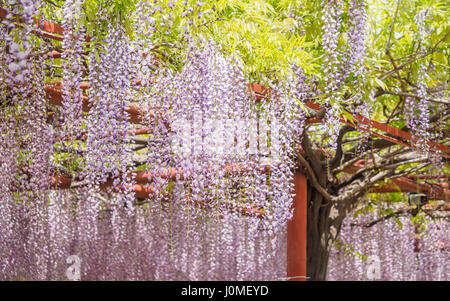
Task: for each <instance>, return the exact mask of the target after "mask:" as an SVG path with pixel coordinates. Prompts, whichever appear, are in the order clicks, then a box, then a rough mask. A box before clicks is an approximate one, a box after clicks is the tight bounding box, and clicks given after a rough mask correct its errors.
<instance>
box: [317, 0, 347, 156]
mask: <svg viewBox="0 0 450 301" xmlns="http://www.w3.org/2000/svg"><path fill="white" fill-rule="evenodd" d="M322 7H323V16H322V20H323V21H324V25H323V28H322V31H323V48H324V50H325V53H326V59H325V69H324V73H325V74H326V76H325V84H326V87H325V93H326V95H327V99H326V101H325V105H326V106H327V112H326V115H325V119H326V121H325V122H326V128H327V131H328V133H329V136H330V142H329V145H330V148H331V149H333V150H335V149H336V146H337V145H336V140H337V135H338V131H339V103H340V99H341V96H340V93H339V88H340V86H341V85H342V84H343V82H344V76H343V74H342V72H339V71H340V63H339V57H340V53H339V49H338V38H339V31H340V24H341V22H340V21H341V18H340V15H341V13H342V1H339V0H336V1H335V0H332V1H323V2H322Z"/></svg>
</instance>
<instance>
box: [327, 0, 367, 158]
mask: <svg viewBox="0 0 450 301" xmlns="http://www.w3.org/2000/svg"><path fill="white" fill-rule="evenodd" d="M343 6H344V4H343V2H342V1H339V0H336V1H334V0H333V1H323V2H322V7H323V15H322V20H323V26H322V32H323V49H324V51H325V55H326V57H325V62H324V63H325V67H324V70H323V71H324V74H325V76H324V81H325V90H324V92H325V94H326V100H325V106H326V107H327V112H326V115H325V118H326V128H327V131H328V134H329V136H330V141H329V146H330V148H331V149H333V150H335V149H336V139H337V135H338V131H339V125H340V123H339V115H340V109H339V104H340V103H341V102H342V101H343V99H342V91H341V90H340V88H341V87H342V86H343V85H344V83H345V81H346V80H347V79H348V78H349V77H350V76H352V77H353V78H354V80H353V82H354V84H355V89H356V94H355V96H354V97H353V98H352V99H351V101H353V102H354V104H355V105H356V113H359V114H362V115H363V116H366V117H370V114H371V108H370V106H369V102H368V101H364V97H363V88H364V85H365V67H364V62H365V58H366V46H365V44H364V43H365V27H366V20H367V13H366V2H365V1H364V0H353V1H350V3H349V8H348V17H349V31H348V32H347V36H348V43H347V47H346V48H347V49H341V47H340V46H339V38H340V34H341V33H340V32H341V31H342V28H341V23H342V22H341V17H342V14H343ZM361 126H362V127H366V126H367V125H366V124H362V125H361Z"/></svg>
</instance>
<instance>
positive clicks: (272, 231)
mask: <svg viewBox="0 0 450 301" xmlns="http://www.w3.org/2000/svg"><path fill="white" fill-rule="evenodd" d="M80 5H81V3H80V2H79V1H66V2H65V4H64V11H65V17H66V19H65V21H64V22H63V24H62V25H63V28H64V29H65V36H64V40H63V43H62V44H63V45H62V46H63V50H64V51H63V54H62V66H61V67H62V98H63V101H62V102H63V108H62V110H60V111H58V110H54V111H53V110H52V112H48V104H47V103H46V99H45V92H44V85H43V83H45V82H46V78H45V70H46V67H47V65H46V62H45V58H46V56H43V55H36V54H37V53H42V52H43V49H45V52H47V51H48V49H49V48H50V49H51V47H52V45H51V44H46V43H44V42H42V41H40V40H39V39H36V40H33V39H34V38H33V35H32V34H31V33H30V28H29V27H27V26H25V27H24V28H23V30H22V31H18V33H17V34H18V35H19V38H20V39H15V40H14V41H13V39H12V38H11V36H10V35H9V34H8V33H7V30H8V27H7V26H9V25H7V24H6V25H5V24H3V23H2V24H1V27H0V35H1V37H2V41H3V40H4V41H5V42H4V43H0V47H1V50H2V53H6V56H5V57H4V58H2V61H1V70H0V76H1V78H2V79H5V82H3V81H2V92H3V91H5V93H2V99H1V101H2V105H3V104H7V103H9V106H4V107H3V106H2V110H1V115H0V129H1V134H0V150H1V153H2V158H1V159H0V171H1V174H0V185H1V186H0V208H1V214H0V227H1V230H0V234H1V236H2V238H4V239H2V241H1V242H0V246H1V251H0V279H2V280H8V279H9V280H10V279H23V280H65V279H82V280H96V279H98V280H125V279H128V280H133V279H134V280H143V279H146V280H233V279H235V280H255V279H260V280H276V279H279V278H281V277H283V276H284V275H285V261H286V259H285V256H286V255H285V254H286V250H285V248H286V246H285V243H286V232H285V229H286V227H285V226H286V222H287V220H288V219H289V218H290V216H291V214H292V210H291V203H292V190H293V187H292V183H291V180H292V177H293V158H294V154H293V150H294V147H295V145H296V139H297V138H296V137H300V136H301V132H299V130H298V129H301V128H302V126H303V120H304V116H303V112H302V110H300V109H299V108H298V106H297V104H296V102H295V101H294V100H293V99H292V98H291V97H290V94H291V91H290V90H289V89H290V88H288V87H287V85H283V84H280V85H279V86H277V87H274V88H273V89H272V94H270V95H268V96H267V98H266V99H263V100H261V101H259V102H256V101H255V99H254V98H253V96H252V93H251V91H250V89H249V87H248V86H247V83H248V80H247V78H246V77H245V75H244V74H243V72H242V68H241V67H240V66H239V64H238V63H237V60H236V59H235V58H233V57H232V56H227V55H224V54H222V53H221V51H220V48H219V46H218V45H216V44H215V43H214V42H212V41H204V42H202V43H200V44H197V43H195V42H194V39H193V38H191V37H190V33H189V28H188V27H187V28H186V32H185V34H186V36H185V37H186V39H187V42H188V43H189V44H190V47H188V49H187V53H186V57H187V59H186V62H185V64H184V67H183V68H182V69H181V70H180V71H179V72H174V71H173V70H170V69H164V68H161V69H160V70H159V71H158V72H154V67H155V66H154V65H152V64H153V59H154V57H153V56H152V55H151V50H152V46H151V45H152V44H153V42H154V40H153V39H154V37H153V35H154V34H156V33H157V32H161V30H162V29H164V30H166V31H167V30H170V29H171V26H172V25H171V10H172V9H173V8H174V5H175V4H174V3H173V2H171V1H169V2H168V3H167V7H165V6H164V7H163V4H162V3H159V4H158V1H156V2H154V5H153V4H151V5H147V6H144V7H143V8H142V9H140V10H138V12H137V14H136V15H137V18H138V22H136V24H137V28H138V31H139V33H140V35H138V37H137V38H136V39H135V40H134V41H130V40H129V38H128V37H127V35H126V34H125V31H124V29H123V28H122V27H121V26H120V25H112V24H110V25H109V28H108V31H107V35H106V36H94V37H91V38H90V42H89V43H90V45H91V46H92V47H90V48H89V50H88V51H87V50H86V49H85V48H84V46H83V45H84V42H85V39H86V36H85V34H84V32H85V29H84V28H83V26H79V24H77V23H78V22H79V19H78V17H79V14H78V12H80V11H81V7H80ZM164 5H165V4H164ZM201 7H202V3H201V1H198V2H196V8H195V10H194V8H192V7H191V6H189V3H188V2H186V3H185V8H186V12H185V18H186V19H187V21H188V22H187V24H188V25H189V24H194V19H199V18H201V17H202V13H201V10H200V12H199V8H201ZM35 8H37V6H36V7H35ZM26 9H27V8H26V7H25V8H24V7H19V8H17V9H16V10H15V12H16V13H25V10H26ZM156 10H159V11H160V12H167V13H168V15H167V18H163V19H162V20H163V22H164V24H162V23H161V24H157V26H156V25H155V24H153V23H152V19H151V18H152V16H153V14H154V12H155V11H156ZM13 11H14V10H13ZM33 15H34V13H33V14H32V15H30V16H29V17H28V19H27V20H28V21H29V24H31V22H32V16H33ZM152 24H153V25H152ZM163 34H168V33H167V32H164V33H163ZM3 38H4V39H3ZM17 41H19V42H17ZM31 41H33V42H36V41H39V43H41V44H39V43H37V45H40V46H41V47H42V48H39V47H36V48H33V47H32V46H31V45H32V43H31ZM86 52H87V54H86ZM32 54H33V55H32ZM139 57H141V59H140V58H139ZM51 61H52V62H53V60H51ZM17 66H18V67H17ZM84 73H87V74H88V78H87V79H88V83H87V86H88V88H87V90H86V91H85V92H83V90H82V89H81V84H82V79H83V74H84ZM51 74H52V73H51ZM53 75H54V73H53ZM137 81H139V82H140V84H136V83H137ZM6 90H8V93H6ZM83 101H85V103H83ZM134 101H136V102H137V103H138V104H139V106H140V107H141V109H142V112H147V114H146V115H145V116H143V117H144V118H143V119H144V122H145V123H146V126H148V128H149V129H150V134H149V135H148V136H147V137H146V139H147V140H148V143H147V145H146V146H147V147H146V150H143V151H141V152H139V151H138V152H136V153H134V152H133V151H132V149H131V142H132V139H133V138H132V134H133V130H132V128H131V126H130V125H131V124H130V120H129V115H128V113H127V111H128V110H129V109H130V106H131V103H132V102H134ZM82 105H85V106H87V107H88V108H89V111H88V112H83V108H82ZM48 116H51V118H48ZM61 120H62V126H61V124H60V121H61ZM61 130H62V133H56V131H61ZM24 133H25V134H24ZM56 137H57V138H58V139H62V140H61V141H55V138H56ZM67 141H69V142H67ZM55 142H58V144H57V145H58V149H59V150H63V152H67V151H68V152H74V153H71V155H70V156H69V157H70V158H74V157H75V158H76V156H78V161H77V162H78V163H77V164H78V166H77V168H76V169H75V170H73V171H70V170H69V171H67V168H66V167H64V166H61V164H60V161H61V160H62V159H61V155H60V154H58V153H56V152H55V149H54V145H55ZM142 157H144V160H143V161H139V160H140V159H141V158H142ZM63 158H64V157H63ZM136 165H140V166H139V168H141V169H144V170H145V171H148V172H149V173H150V174H152V176H150V177H149V182H150V183H149V184H148V187H147V188H148V189H149V190H152V191H153V193H150V195H149V196H148V198H147V199H146V200H145V201H144V200H142V199H140V200H139V202H136V200H135V191H134V187H135V185H134V184H135V182H134V181H135V180H134V177H135V175H136V174H135V173H133V172H131V170H133V169H134V168H136ZM169 168H175V169H176V170H177V173H176V175H175V177H168V176H167V171H168V169H169ZM61 173H66V174H64V176H69V177H71V183H70V188H69V189H67V190H53V187H51V186H50V183H53V184H55V183H56V181H57V180H56V179H58V176H60V175H61ZM164 173H166V175H164ZM52 181H53V182H52Z"/></svg>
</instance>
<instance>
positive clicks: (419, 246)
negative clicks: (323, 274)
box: [327, 213, 450, 281]
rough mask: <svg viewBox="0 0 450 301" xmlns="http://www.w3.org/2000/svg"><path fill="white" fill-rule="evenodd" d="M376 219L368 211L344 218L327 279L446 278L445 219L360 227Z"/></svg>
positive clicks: (449, 245) (449, 254) (448, 238)
mask: <svg viewBox="0 0 450 301" xmlns="http://www.w3.org/2000/svg"><path fill="white" fill-rule="evenodd" d="M378 218H379V216H377V214H373V213H368V214H364V215H362V216H359V217H358V218H348V219H347V220H346V221H345V222H344V224H343V225H342V228H341V232H340V238H339V242H338V243H337V244H336V246H337V247H336V248H333V249H332V251H331V253H330V261H329V269H328V276H327V280H340V281H342V280H353V281H355V280H372V281H374V280H384V281H395V280H396V281H424V280H425V281H430V280H432V281H448V280H449V279H450V278H449V277H450V270H449V265H448V260H449V259H450V235H449V233H450V231H449V230H450V224H449V223H448V221H446V220H445V219H442V220H431V219H429V218H426V219H425V222H424V226H425V228H424V229H422V227H421V226H419V225H418V224H415V223H413V222H412V220H411V217H408V216H402V217H399V222H400V223H401V225H402V226H399V225H398V224H397V223H396V221H395V220H394V219H392V218H391V219H388V220H386V221H381V222H379V223H377V224H375V225H373V226H371V227H365V226H364V225H368V224H369V223H370V222H372V221H375V220H377V219H378Z"/></svg>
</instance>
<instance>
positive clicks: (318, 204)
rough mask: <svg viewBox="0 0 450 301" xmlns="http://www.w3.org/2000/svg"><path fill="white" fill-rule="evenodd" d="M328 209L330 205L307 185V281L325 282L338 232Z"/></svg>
mask: <svg viewBox="0 0 450 301" xmlns="http://www.w3.org/2000/svg"><path fill="white" fill-rule="evenodd" d="M330 209H331V203H327V202H326V201H325V200H324V198H323V197H322V195H321V194H320V193H318V192H317V191H316V190H315V189H314V188H312V187H311V185H308V217H307V218H308V226H307V231H308V234H307V237H308V243H307V265H306V274H307V276H308V280H309V281H321V280H322V281H323V280H326V276H327V268H328V258H329V255H330V250H331V247H332V244H333V241H334V240H335V238H336V235H337V232H338V231H336V221H337V220H334V219H331V218H330ZM339 220H340V219H339ZM338 228H340V225H339V227H338ZM333 229H334V230H333ZM332 230H333V231H332Z"/></svg>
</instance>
